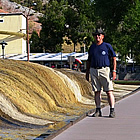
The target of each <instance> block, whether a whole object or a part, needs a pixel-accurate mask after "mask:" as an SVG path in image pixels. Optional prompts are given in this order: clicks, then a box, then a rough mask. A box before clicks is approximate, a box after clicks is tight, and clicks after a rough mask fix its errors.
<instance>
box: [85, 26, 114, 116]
mask: <svg viewBox="0 0 140 140" xmlns="http://www.w3.org/2000/svg"><path fill="white" fill-rule="evenodd" d="M93 36H94V39H95V43H93V44H92V45H91V46H90V48H89V53H88V60H87V70H86V79H87V81H89V73H90V75H91V81H92V88H93V91H94V92H95V104H96V111H95V113H94V114H93V115H92V117H101V116H102V112H101V89H102V87H103V91H104V92H106V94H107V97H108V103H109V105H110V114H109V117H112V118H114V117H115V111H114V104H115V98H114V95H113V83H112V80H111V75H110V63H111V62H110V58H113V80H115V79H116V54H115V52H114V50H113V48H112V46H111V45H110V44H109V43H106V42H103V39H104V32H103V30H102V29H101V28H100V29H96V31H95V32H94V33H93Z"/></svg>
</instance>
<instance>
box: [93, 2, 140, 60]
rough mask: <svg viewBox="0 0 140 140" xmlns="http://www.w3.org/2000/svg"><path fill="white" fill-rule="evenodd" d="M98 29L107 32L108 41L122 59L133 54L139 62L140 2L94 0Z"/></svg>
mask: <svg viewBox="0 0 140 140" xmlns="http://www.w3.org/2000/svg"><path fill="white" fill-rule="evenodd" d="M93 3H94V5H95V15H96V16H97V17H96V18H95V19H93V20H96V25H97V27H103V28H104V29H105V31H106V38H105V39H106V41H108V42H110V43H111V44H112V45H113V47H114V49H115V50H116V51H117V52H119V54H120V58H121V59H122V61H123V60H126V56H127V55H129V53H132V55H131V56H133V57H134V58H135V59H136V60H137V62H138V61H139V60H138V57H137V55H138V54H137V52H138V50H139V37H138V34H139V20H140V2H139V0H129V1H128V0H120V1H116V0H108V1H106V0H94V1H93Z"/></svg>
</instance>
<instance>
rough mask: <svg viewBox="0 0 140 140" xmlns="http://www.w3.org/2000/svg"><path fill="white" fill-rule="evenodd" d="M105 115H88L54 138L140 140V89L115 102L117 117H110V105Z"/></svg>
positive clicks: (60, 139) (61, 139)
mask: <svg viewBox="0 0 140 140" xmlns="http://www.w3.org/2000/svg"><path fill="white" fill-rule="evenodd" d="M102 111H103V117H100V118H93V117H86V118H84V119H83V120H81V121H79V122H78V123H76V124H74V125H72V126H71V127H69V128H68V129H66V130H65V131H64V132H62V133H61V134H59V135H58V136H56V137H55V138H54V139H53V140H140V90H139V91H137V92H136V93H135V94H132V95H130V96H128V97H126V98H124V99H122V100H120V101H118V102H116V104H115V112H116V117H115V118H109V117H108V114H109V106H106V107H104V108H103V109H102Z"/></svg>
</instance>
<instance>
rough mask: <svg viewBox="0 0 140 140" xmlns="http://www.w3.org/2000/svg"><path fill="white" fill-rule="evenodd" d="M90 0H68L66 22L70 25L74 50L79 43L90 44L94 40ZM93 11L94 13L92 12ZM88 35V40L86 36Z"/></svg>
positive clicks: (70, 36)
mask: <svg viewBox="0 0 140 140" xmlns="http://www.w3.org/2000/svg"><path fill="white" fill-rule="evenodd" d="M90 4H91V1H90V0H85V1H81V0H78V1H76V0H73V1H70V0H68V9H67V11H66V13H65V18H66V23H67V25H69V29H68V31H69V33H68V34H67V35H68V38H69V39H70V40H72V42H73V43H74V50H73V51H75V46H76V45H77V43H80V44H81V43H83V41H84V43H86V45H89V44H90V43H91V41H92V31H93V27H94V25H95V24H94V22H92V18H91V16H92V15H93V13H92V9H91V5H90ZM91 13H92V14H91ZM85 37H86V40H84V38H85Z"/></svg>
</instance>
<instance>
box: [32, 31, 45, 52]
mask: <svg viewBox="0 0 140 140" xmlns="http://www.w3.org/2000/svg"><path fill="white" fill-rule="evenodd" d="M30 52H31V53H39V52H40V53H41V52H43V50H42V48H41V47H40V39H39V36H38V34H37V32H36V31H33V33H32V35H31V38H30Z"/></svg>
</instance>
